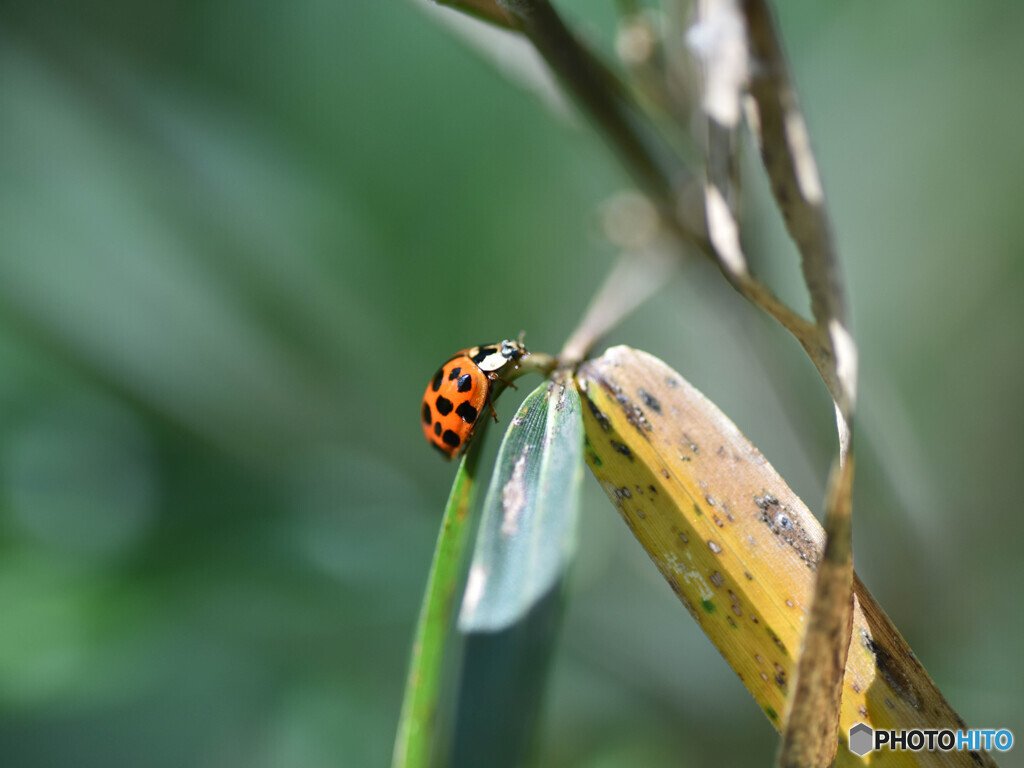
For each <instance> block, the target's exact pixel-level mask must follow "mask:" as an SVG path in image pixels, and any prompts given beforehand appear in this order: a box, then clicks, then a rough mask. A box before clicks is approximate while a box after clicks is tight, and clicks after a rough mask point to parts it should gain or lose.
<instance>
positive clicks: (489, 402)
mask: <svg viewBox="0 0 1024 768" xmlns="http://www.w3.org/2000/svg"><path fill="white" fill-rule="evenodd" d="M487 407H488V408H490V409H491V418H492V419H494V422H495V423H497V422H498V414H497V412H496V411H495V410H494V405H493V404H492V403H491V401H490V400H488V401H487Z"/></svg>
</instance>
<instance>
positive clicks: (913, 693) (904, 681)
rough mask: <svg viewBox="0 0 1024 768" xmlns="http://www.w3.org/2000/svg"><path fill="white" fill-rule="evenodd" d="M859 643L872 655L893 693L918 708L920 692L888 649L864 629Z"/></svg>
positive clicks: (919, 705) (919, 706)
mask: <svg viewBox="0 0 1024 768" xmlns="http://www.w3.org/2000/svg"><path fill="white" fill-rule="evenodd" d="M861 643H862V644H863V646H864V647H865V648H867V649H868V651H870V652H871V653H872V655H874V657H875V666H876V667H878V671H879V672H881V673H882V677H884V678H885V682H887V683H888V684H889V687H890V688H891V689H892V690H893V693H895V694H896V695H897V696H899V697H900V699H902V700H903V702H904V703H906V704H908V705H909V706H911V707H912V708H913V709H920V708H921V693H920V692H919V691H918V690H917V687H916V686H915V685H914V681H913V680H912V679H911V677H910V675H908V674H907V670H906V669H904V668H903V665H901V664H900V663H899V661H898V660H897V659H896V657H894V656H893V655H892V653H891V652H890V651H889V649H888V648H885V647H884V646H882V645H879V644H878V643H876V642H875V641H874V640H873V639H872V638H871V637H870V635H868V633H867V632H866V631H864V630H861Z"/></svg>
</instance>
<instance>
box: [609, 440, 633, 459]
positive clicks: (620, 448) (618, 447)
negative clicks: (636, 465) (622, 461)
mask: <svg viewBox="0 0 1024 768" xmlns="http://www.w3.org/2000/svg"><path fill="white" fill-rule="evenodd" d="M610 442H611V444H612V448H614V449H615V450H616V451H618V452H619V453H621V454H622V455H623V456H625V457H626V458H627V459H629V460H630V461H632V460H633V452H632V451H630V450H629V446H627V445H623V444H622V443H620V442H618V441H617V440H611V441H610Z"/></svg>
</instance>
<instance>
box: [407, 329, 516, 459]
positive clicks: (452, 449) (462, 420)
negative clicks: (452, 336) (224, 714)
mask: <svg viewBox="0 0 1024 768" xmlns="http://www.w3.org/2000/svg"><path fill="white" fill-rule="evenodd" d="M528 354H529V352H528V351H527V349H526V347H525V346H523V344H522V342H520V341H507V340H506V341H502V342H500V343H498V344H488V345H486V346H479V347H470V348H469V349H463V350H462V351H460V352H456V353H455V354H454V355H452V356H451V357H450V358H449V359H448V362H446V363H445V364H444V365H442V366H441V367H440V368H438V369H437V373H435V374H434V378H433V379H431V381H430V383H429V384H428V385H427V391H426V392H424V393H423V406H422V409H421V417H422V421H423V434H424V435H425V436H426V438H427V442H428V443H430V444H431V445H432V446H434V447H435V448H437V449H438V450H439V451H441V453H443V454H444V455H445V458H448V459H452V458H454V457H455V455H456V454H457V453H458V452H459V451H460V450H461V449H462V448H464V447H465V445H466V443H468V442H469V438H470V437H472V435H473V429H474V428H475V427H476V422H477V420H478V419H479V418H480V414H481V412H482V411H483V409H484V407H485V406H486V407H488V408H490V407H491V393H492V391H493V387H494V382H495V381H498V380H500V379H502V374H504V373H507V372H509V371H513V370H515V369H517V368H518V367H519V360H520V358H522V357H523V356H525V355H528ZM491 415H492V416H494V420H495V421H497V420H498V417H497V415H496V414H495V413H494V409H493V408H491Z"/></svg>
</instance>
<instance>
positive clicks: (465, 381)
mask: <svg viewBox="0 0 1024 768" xmlns="http://www.w3.org/2000/svg"><path fill="white" fill-rule="evenodd" d="M455 370H456V371H457V370H459V369H458V368H456V369H455ZM457 388H458V390H459V392H469V390H471V389H472V388H473V377H472V376H470V375H469V374H468V373H464V374H462V375H461V376H459V380H458V382H457Z"/></svg>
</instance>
